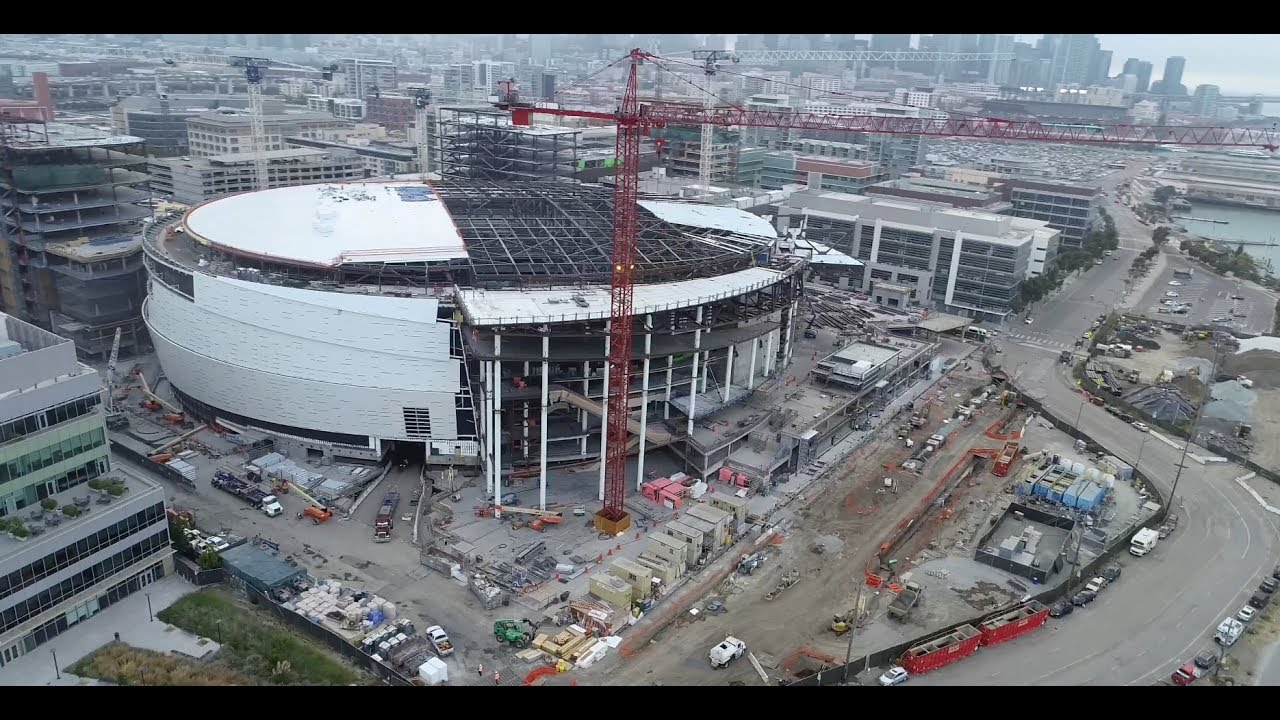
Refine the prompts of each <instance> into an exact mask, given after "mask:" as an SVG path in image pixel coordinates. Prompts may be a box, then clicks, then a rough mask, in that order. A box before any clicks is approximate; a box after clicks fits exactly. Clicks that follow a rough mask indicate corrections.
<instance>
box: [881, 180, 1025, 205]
mask: <svg viewBox="0 0 1280 720" xmlns="http://www.w3.org/2000/svg"><path fill="white" fill-rule="evenodd" d="M863 194H864V195H870V196H874V197H883V198H886V199H888V198H895V197H897V198H905V199H908V200H924V201H926V202H931V203H945V204H947V205H951V206H952V207H957V208H970V209H975V210H977V209H981V210H986V211H987V212H1000V210H1002V209H1004V208H1005V206H1007V205H1008V203H1007V202H1006V201H1005V200H1004V198H1003V197H1002V196H1001V194H1000V192H999V190H997V189H996V188H993V187H991V186H990V185H989V184H987V182H986V181H985V180H980V181H979V182H978V183H968V182H953V181H950V180H945V179H941V178H932V177H905V178H898V179H897V180H886V181H884V182H880V183H876V184H875V185H871V186H869V187H867V188H866V189H865V190H864V191H863Z"/></svg>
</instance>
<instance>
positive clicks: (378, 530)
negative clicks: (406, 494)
mask: <svg viewBox="0 0 1280 720" xmlns="http://www.w3.org/2000/svg"><path fill="white" fill-rule="evenodd" d="M399 504H400V493H399V491H397V490H395V489H394V488H393V489H391V490H388V491H387V494H386V495H384V496H383V498H382V507H380V508H378V516H377V517H376V518H374V520H373V541H374V542H380V543H383V542H389V541H390V540H391V529H392V528H394V527H395V514H396V506H398V505H399Z"/></svg>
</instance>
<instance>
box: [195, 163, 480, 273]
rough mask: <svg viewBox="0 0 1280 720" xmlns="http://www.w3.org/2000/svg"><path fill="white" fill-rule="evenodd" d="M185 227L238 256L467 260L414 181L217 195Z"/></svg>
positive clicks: (435, 202) (327, 262)
mask: <svg viewBox="0 0 1280 720" xmlns="http://www.w3.org/2000/svg"><path fill="white" fill-rule="evenodd" d="M185 222H186V226H187V230H188V231H189V232H191V233H193V234H195V235H197V236H199V237H200V238H203V239H205V240H207V241H209V242H210V243H211V244H213V245H215V246H218V247H220V248H223V249H226V250H228V251H231V252H238V253H241V254H244V255H250V256H254V257H260V258H265V259H269V260H278V261H285V262H294V263H298V264H301V265H309V266H317V267H336V266H338V265H342V264H345V263H353V262H391V263H406V262H428V261H439V260H450V259H459V258H465V257H467V247H466V244H465V242H464V241H463V239H462V237H461V235H459V233H458V230H457V228H456V227H455V226H454V224H453V221H452V220H451V218H450V217H449V212H448V210H447V209H446V208H445V205H444V204H443V203H442V202H440V198H439V196H437V195H436V194H435V192H433V191H432V189H431V188H429V187H426V186H424V185H422V184H418V183H395V182H392V183H382V184H366V183H359V184H350V185H302V186H298V187H288V188H275V189H272V190H264V191H258V192H249V193H243V194H240V195H233V196H231V197H226V198H220V199H217V200H213V201H211V202H208V203H205V204H203V205H199V206H197V207H196V208H195V209H193V210H191V211H190V212H189V213H187V217H186V220H185Z"/></svg>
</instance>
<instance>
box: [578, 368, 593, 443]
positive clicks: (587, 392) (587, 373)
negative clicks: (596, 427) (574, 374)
mask: <svg viewBox="0 0 1280 720" xmlns="http://www.w3.org/2000/svg"><path fill="white" fill-rule="evenodd" d="M582 377H583V378H584V379H583V381H582V397H586V398H589V397H591V363H590V362H584V363H582ZM578 419H579V420H581V421H582V440H580V441H579V443H580V444H581V445H582V450H581V452H579V454H580V455H582V456H584V457H585V456H586V454H587V422H589V421H590V418H589V417H588V416H587V411H586V410H578Z"/></svg>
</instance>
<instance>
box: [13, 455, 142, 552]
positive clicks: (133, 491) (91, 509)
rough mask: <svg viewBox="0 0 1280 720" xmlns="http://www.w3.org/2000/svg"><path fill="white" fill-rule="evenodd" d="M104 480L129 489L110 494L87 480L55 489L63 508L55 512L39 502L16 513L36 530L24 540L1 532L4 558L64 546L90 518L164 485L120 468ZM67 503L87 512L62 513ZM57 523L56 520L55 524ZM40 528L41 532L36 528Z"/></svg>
mask: <svg viewBox="0 0 1280 720" xmlns="http://www.w3.org/2000/svg"><path fill="white" fill-rule="evenodd" d="M103 479H104V480H110V479H115V480H120V481H121V482H122V483H123V484H124V486H125V493H124V495H121V496H120V497H111V496H110V495H106V494H100V493H98V492H96V491H94V490H90V489H89V486H88V485H87V484H85V485H80V486H77V487H73V488H71V489H70V490H64V491H62V492H60V493H55V494H53V495H50V496H49V497H50V498H52V499H53V500H54V502H56V503H58V508H59V510H54V511H53V512H43V511H42V509H41V507H40V506H39V505H34V506H28V507H25V508H22V509H21V510H18V511H17V512H15V513H12V516H13V517H20V518H22V522H23V524H24V525H26V527H27V529H28V530H31V531H32V534H31V535H30V536H29V537H28V538H27V539H26V540H23V541H19V540H13V539H10V538H9V536H8V535H7V534H6V535H0V558H4V557H6V556H8V555H11V554H14V553H17V552H20V551H21V552H25V551H28V550H31V549H32V548H34V547H47V548H48V550H47V552H45V554H48V553H52V552H54V551H56V550H59V549H61V548H62V547H64V546H65V545H66V544H67V538H68V537H69V536H74V535H75V533H76V532H77V528H78V527H79V526H81V525H84V524H85V521H86V520H88V519H89V518H93V517H97V516H98V515H101V514H102V513H103V512H106V511H108V510H113V509H116V508H118V507H120V506H122V505H125V504H131V505H137V504H138V503H137V502H135V500H136V498H138V497H139V496H140V495H142V494H143V493H145V492H146V491H148V490H153V489H157V488H159V487H160V485H159V484H158V483H156V482H153V481H152V480H149V479H146V478H143V477H141V476H139V475H135V474H132V473H130V472H128V471H125V470H122V469H120V468H115V469H113V470H112V471H111V472H110V473H108V474H107V475H106V476H105V477H104V478H103ZM108 497H109V498H111V501H110V502H109V503H105V504H104V503H101V502H99V500H101V499H103V498H108ZM163 500H164V495H163V493H161V494H157V495H153V496H152V497H151V499H150V500H148V501H147V504H154V503H157V502H161V501H163ZM65 505H75V506H76V507H78V508H80V511H81V512H82V513H83V514H82V515H80V516H79V517H76V518H69V517H67V516H65V515H63V514H62V512H61V511H60V510H61V508H62V507H63V506H65ZM140 509H141V507H137V508H133V509H132V511H133V512H137V511H138V510H140ZM33 515H39V516H40V517H41V518H44V519H42V520H36V519H33ZM55 523H56V524H55ZM37 527H38V528H39V529H40V533H39V534H38V535H37V534H36V530H35V528H37Z"/></svg>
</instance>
